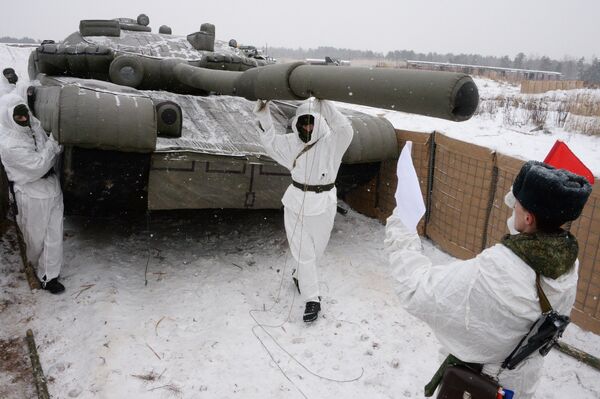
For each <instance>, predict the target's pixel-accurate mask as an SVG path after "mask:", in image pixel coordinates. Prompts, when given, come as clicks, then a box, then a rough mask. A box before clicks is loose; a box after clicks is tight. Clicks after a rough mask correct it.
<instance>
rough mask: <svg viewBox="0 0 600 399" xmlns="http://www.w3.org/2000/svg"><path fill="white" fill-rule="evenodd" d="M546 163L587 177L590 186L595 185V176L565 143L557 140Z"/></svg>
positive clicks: (545, 160)
mask: <svg viewBox="0 0 600 399" xmlns="http://www.w3.org/2000/svg"><path fill="white" fill-rule="evenodd" d="M544 163H547V164H548V165H552V166H554V167H555V168H557V169H566V170H568V171H569V172H573V173H575V174H576V175H579V176H583V177H585V178H586V179H587V180H588V181H589V182H590V184H594V174H593V173H592V171H591V170H589V169H588V168H587V166H585V165H584V163H583V162H581V161H580V160H579V158H577V156H576V155H575V154H573V152H572V151H571V150H570V149H569V147H567V145H566V144H565V143H563V142H562V141H560V140H556V143H554V146H553V147H552V149H551V150H550V152H549V153H548V155H546V159H544Z"/></svg>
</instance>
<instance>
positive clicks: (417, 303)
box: [385, 213, 579, 399]
mask: <svg viewBox="0 0 600 399" xmlns="http://www.w3.org/2000/svg"><path fill="white" fill-rule="evenodd" d="M385 246H386V250H387V252H388V255H389V262H390V265H391V266H392V268H393V276H394V279H395V285H396V291H397V293H398V296H399V298H400V301H401V303H402V305H403V306H404V307H405V308H406V310H408V312H409V313H411V314H412V315H414V316H416V317H418V318H419V319H421V320H423V321H425V322H426V323H427V324H428V325H429V326H430V327H431V329H432V330H433V332H434V333H435V335H436V337H437V338H438V340H439V341H440V343H441V345H442V347H443V352H444V353H445V354H448V353H451V354H452V355H454V356H456V357H458V358H459V359H461V360H462V361H464V362H472V363H480V364H484V368H483V372H484V373H486V374H488V375H491V376H496V374H497V372H498V370H499V369H500V364H501V363H502V361H503V360H504V359H505V358H506V357H507V356H508V355H509V354H510V353H511V352H512V350H513V349H514V348H515V347H516V346H517V344H518V343H519V341H520V340H521V339H522V338H523V336H525V334H527V332H528V331H529V329H530V328H531V326H532V325H533V323H534V322H535V321H536V320H537V319H538V318H539V317H540V315H541V309H540V304H539V300H538V294H537V290H536V284H535V278H536V274H535V272H534V270H533V269H532V268H531V267H530V266H528V265H527V264H526V263H525V262H524V261H523V260H522V259H521V258H520V257H518V256H517V255H516V254H515V253H514V252H513V251H512V250H510V249H509V248H508V247H506V246H505V245H503V244H496V245H494V246H492V247H490V248H487V249H485V250H484V251H483V252H481V253H480V254H479V255H477V256H476V257H475V258H473V259H469V260H464V261H463V260H457V261H454V262H451V263H449V264H442V265H433V264H432V263H431V260H430V259H429V258H427V257H426V256H424V255H423V254H422V252H421V241H420V238H419V236H418V235H417V234H416V233H413V232H410V231H408V230H407V229H406V227H405V226H404V225H403V224H402V221H401V220H400V217H399V215H397V214H396V213H394V214H392V216H390V217H389V218H388V220H387V226H386V239H385ZM578 267H579V262H578V261H577V260H576V261H575V263H574V265H573V267H571V269H570V270H569V271H568V272H567V273H565V274H563V275H561V276H560V277H558V278H556V279H551V278H547V277H544V276H542V278H541V284H542V289H543V290H544V293H545V294H546V296H547V297H548V299H549V301H550V304H551V305H552V307H553V309H554V310H556V311H557V312H559V313H561V314H566V315H568V314H569V313H570V312H571V308H572V306H573V303H574V301H575V294H576V289H577V277H578ZM440 363H441V361H440ZM543 363H544V358H543V357H542V356H541V355H540V354H539V353H538V352H534V354H533V355H531V356H530V357H529V358H527V359H526V360H524V361H523V362H522V363H520V364H519V365H518V366H517V367H516V368H515V369H514V370H508V369H504V370H503V371H502V372H501V373H500V375H499V383H500V385H501V386H503V387H505V388H507V389H511V390H513V391H514V392H515V398H519V399H531V398H533V395H534V393H535V390H536V387H537V385H538V382H539V380H540V377H541V374H542V367H543ZM434 373H435V370H432V371H431V376H429V377H432V376H433V374H434ZM428 381H429V380H427V381H425V380H424V381H423V383H424V384H425V383H426V382H428Z"/></svg>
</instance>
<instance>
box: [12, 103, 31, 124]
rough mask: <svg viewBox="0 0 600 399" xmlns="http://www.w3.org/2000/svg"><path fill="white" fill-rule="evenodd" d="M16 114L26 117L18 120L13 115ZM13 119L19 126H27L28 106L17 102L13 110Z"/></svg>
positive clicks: (15, 115)
mask: <svg viewBox="0 0 600 399" xmlns="http://www.w3.org/2000/svg"><path fill="white" fill-rule="evenodd" d="M17 116H25V117H26V119H25V120H24V121H18V120H17V119H16V118H15V117H17ZM13 120H14V121H15V123H16V124H17V125H20V126H29V108H27V105H25V104H19V105H17V106H16V107H15V109H14V110H13Z"/></svg>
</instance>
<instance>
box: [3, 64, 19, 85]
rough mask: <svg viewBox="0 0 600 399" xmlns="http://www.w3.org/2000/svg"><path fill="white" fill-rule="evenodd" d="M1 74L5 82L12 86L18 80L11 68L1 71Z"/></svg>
mask: <svg viewBox="0 0 600 399" xmlns="http://www.w3.org/2000/svg"><path fill="white" fill-rule="evenodd" d="M2 74H3V75H4V77H5V78H6V80H8V83H10V84H13V85H14V84H15V83H17V81H18V80H19V77H18V76H17V74H16V73H15V70H14V69H12V68H5V69H4V70H3V71H2Z"/></svg>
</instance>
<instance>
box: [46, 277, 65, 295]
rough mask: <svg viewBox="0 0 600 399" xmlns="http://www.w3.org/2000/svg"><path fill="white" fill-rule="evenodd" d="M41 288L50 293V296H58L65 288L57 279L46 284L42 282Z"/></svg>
mask: <svg viewBox="0 0 600 399" xmlns="http://www.w3.org/2000/svg"><path fill="white" fill-rule="evenodd" d="M42 288H43V289H45V290H46V291H50V293H51V294H60V293H61V292H63V291H64V290H65V286H64V285H62V284H61V283H60V282H59V281H58V277H57V278H53V279H52V280H50V281H47V282H42Z"/></svg>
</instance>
